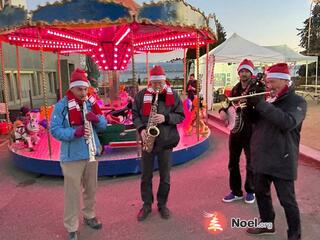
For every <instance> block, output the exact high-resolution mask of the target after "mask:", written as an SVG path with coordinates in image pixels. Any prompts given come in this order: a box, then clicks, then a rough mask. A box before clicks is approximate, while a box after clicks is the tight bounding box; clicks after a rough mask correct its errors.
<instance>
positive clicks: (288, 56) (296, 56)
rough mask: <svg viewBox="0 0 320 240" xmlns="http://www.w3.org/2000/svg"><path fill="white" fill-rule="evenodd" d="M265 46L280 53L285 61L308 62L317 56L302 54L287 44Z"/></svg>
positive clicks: (314, 59)
mask: <svg viewBox="0 0 320 240" xmlns="http://www.w3.org/2000/svg"><path fill="white" fill-rule="evenodd" d="M265 48H268V49H270V50H272V51H275V52H278V53H280V54H282V55H283V56H284V57H285V59H284V61H285V62H302V61H303V62H305V61H307V62H308V63H312V62H316V61H317V59H318V58H317V57H311V56H304V55H302V54H300V53H297V52H295V51H294V50H293V49H291V48H289V47H288V46H287V45H285V44H284V45H277V46H265Z"/></svg>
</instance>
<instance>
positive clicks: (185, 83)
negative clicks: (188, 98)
mask: <svg viewBox="0 0 320 240" xmlns="http://www.w3.org/2000/svg"><path fill="white" fill-rule="evenodd" d="M186 93H187V49H186V48H184V49H183V94H186Z"/></svg>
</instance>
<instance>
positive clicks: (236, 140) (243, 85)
mask: <svg viewBox="0 0 320 240" xmlns="http://www.w3.org/2000/svg"><path fill="white" fill-rule="evenodd" d="M253 71H254V65H253V63H252V62H251V61H250V60H248V59H244V60H243V61H242V62H241V63H240V65H239V67H238V74H239V78H240V82H239V83H237V84H236V85H235V86H234V87H233V88H232V91H231V97H237V96H241V95H247V94H249V90H250V93H251V89H252V87H253V85H255V86H256V90H257V92H260V91H261V92H263V90H264V86H263V85H262V84H260V83H259V82H257V83H256V84H253V83H254V80H253V78H252V76H253ZM230 108H233V106H232V105H231V104H230V105H229V107H228V108H221V109H220V110H219V114H220V118H221V119H222V120H223V121H228V120H227V119H228V118H229V117H230V116H228V115H229V113H230V111H229V110H231V109H230ZM239 110H240V109H237V112H238V111H239ZM254 114H255V113H254V110H253V109H252V108H244V109H243V110H242V111H241V112H240V113H239V115H238V116H239V119H238V120H240V119H241V121H243V127H242V128H238V126H237V124H236V126H235V128H237V129H233V130H232V131H231V132H230V136H229V163H228V169H229V186H230V189H231V192H230V193H229V194H227V195H226V196H225V197H224V198H223V199H222V201H223V202H226V203H229V202H233V201H236V200H242V199H243V192H242V184H241V173H240V168H239V162H240V155H241V152H242V149H243V150H244V154H245V156H246V180H245V185H244V188H245V191H246V195H245V198H244V201H245V203H249V204H250V203H254V201H255V195H254V184H253V172H252V167H251V161H250V138H251V133H252V119H253V116H254ZM236 123H239V122H238V121H236Z"/></svg>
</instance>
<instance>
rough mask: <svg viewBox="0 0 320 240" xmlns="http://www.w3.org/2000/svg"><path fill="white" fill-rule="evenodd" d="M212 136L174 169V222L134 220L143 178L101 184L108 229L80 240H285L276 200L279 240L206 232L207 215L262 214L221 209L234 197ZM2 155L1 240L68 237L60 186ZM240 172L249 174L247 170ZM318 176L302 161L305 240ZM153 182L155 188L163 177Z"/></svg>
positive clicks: (100, 206) (221, 149) (312, 235)
mask: <svg viewBox="0 0 320 240" xmlns="http://www.w3.org/2000/svg"><path fill="white" fill-rule="evenodd" d="M212 136H213V137H212V139H211V140H212V144H211V147H210V150H209V151H208V152H207V153H205V154H204V155H203V156H201V157H200V158H198V159H196V160H194V161H192V162H191V163H188V164H185V165H182V166H178V167H175V168H173V170H172V191H171V195H170V201H169V207H170V208H171V210H172V218H171V219H170V220H167V221H166V220H162V219H160V217H159V215H158V213H157V212H156V211H155V209H154V211H153V213H152V216H151V217H150V219H148V220H147V221H145V222H143V223H138V222H137V221H136V217H135V216H136V213H137V211H138V210H139V208H140V204H141V203H140V197H139V176H138V175H133V176H127V177H118V178H101V179H100V181H99V190H98V194H97V214H98V216H99V217H100V218H101V220H102V221H103V223H104V226H103V229H102V230H101V231H93V230H90V229H88V228H86V227H84V226H83V225H81V228H80V236H81V237H80V239H82V240H90V239H92V240H98V239H99V240H100V239H101V240H109V239H112V240H113V239H119V240H126V239H128V240H138V239H139V240H140V239H142V240H149V239H156V240H171V239H172V240H173V239H174V240H176V239H181V240H182V239H183V240H185V239H186V240H189V239H190V240H191V239H192V240H206V239H218V240H228V239H230V240H231V239H232V240H251V239H274V240H284V239H286V222H285V217H284V213H283V210H282V208H281V206H280V205H279V202H278V200H277V199H276V197H275V196H274V202H275V210H276V214H277V217H276V228H277V235H276V236H268V237H252V236H248V235H247V234H246V233H245V232H244V230H241V229H231V228H230V224H229V222H228V224H227V226H226V227H225V231H224V232H223V233H221V234H219V235H214V236H213V235H212V234H209V233H207V232H206V230H205V228H204V226H203V221H204V217H203V211H207V212H212V211H220V212H222V213H223V214H224V215H225V216H226V218H227V220H228V221H230V218H231V217H240V218H242V219H253V218H254V217H256V216H257V214H258V212H257V206H256V204H253V205H247V204H245V203H243V202H238V203H232V204H225V203H222V202H221V198H222V197H223V196H224V195H225V194H226V193H227V192H228V191H229V190H228V177H227V176H228V174H227V151H226V150H227V137H226V135H224V134H223V133H221V132H219V131H216V130H213V134H212ZM0 156H1V157H0V158H1V160H0V193H1V195H0V196H1V197H0V239H1V240H22V239H23V240H29V239H30V240H31V239H32V240H33V239H36V240H51V239H52V240H53V239H65V238H66V236H67V235H66V232H65V229H64V227H63V224H62V214H63V179H62V178H57V177H46V176H41V175H34V174H28V173H25V172H21V171H20V170H17V169H16V168H15V167H13V166H12V164H11V162H10V160H9V155H8V152H7V150H6V149H5V148H1V149H0ZM242 162H244V161H243V159H242ZM241 168H242V171H244V166H243V165H242V166H241ZM319 171H320V168H319V167H317V166H311V165H309V164H307V163H305V162H303V161H301V162H300V165H299V179H298V181H297V183H296V185H297V188H296V192H297V196H298V202H299V206H300V210H301V216H302V231H303V239H304V240H317V239H319V237H318V236H319V235H320V228H319V226H320V201H319V196H320V188H319V187H318V186H317V184H319V182H320V174H319ZM155 182H158V175H156V177H155ZM273 193H274V192H273Z"/></svg>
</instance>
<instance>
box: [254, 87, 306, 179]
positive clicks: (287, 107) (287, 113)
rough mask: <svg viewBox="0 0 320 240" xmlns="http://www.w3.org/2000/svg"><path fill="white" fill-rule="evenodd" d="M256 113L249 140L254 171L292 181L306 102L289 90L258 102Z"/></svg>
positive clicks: (295, 176)
mask: <svg viewBox="0 0 320 240" xmlns="http://www.w3.org/2000/svg"><path fill="white" fill-rule="evenodd" d="M256 110H257V111H258V112H259V120H258V121H257V123H256V124H254V126H253V133H252V137H251V158H252V164H253V169H254V172H256V173H263V174H268V175H272V176H275V177H278V178H282V179H287V180H295V179H296V178H297V167H298V157H299V143H300V131H301V127H302V122H303V120H304V118H305V116H306V110H307V103H306V101H305V100H304V99H303V98H302V97H300V96H298V95H296V94H295V92H294V90H293V89H290V90H289V92H288V93H286V94H285V95H283V96H282V97H280V98H279V99H277V100H276V101H275V102H273V103H267V102H265V101H261V102H259V103H258V104H257V106H256Z"/></svg>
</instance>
